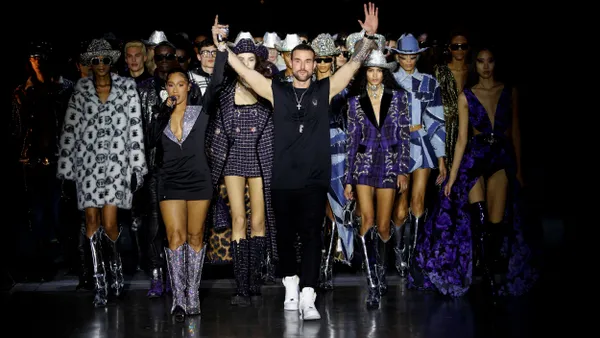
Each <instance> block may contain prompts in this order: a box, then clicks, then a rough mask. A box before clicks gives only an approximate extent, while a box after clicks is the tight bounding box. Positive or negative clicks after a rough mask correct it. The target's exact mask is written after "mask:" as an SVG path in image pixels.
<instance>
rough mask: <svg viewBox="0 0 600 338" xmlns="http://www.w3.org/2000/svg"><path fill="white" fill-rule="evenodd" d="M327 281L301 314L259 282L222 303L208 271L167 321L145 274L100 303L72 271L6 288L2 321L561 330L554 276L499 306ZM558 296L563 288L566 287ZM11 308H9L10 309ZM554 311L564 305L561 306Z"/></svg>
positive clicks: (118, 332) (430, 337)
mask: <svg viewBox="0 0 600 338" xmlns="http://www.w3.org/2000/svg"><path fill="white" fill-rule="evenodd" d="M335 282H336V284H337V285H338V286H337V287H336V289H335V290H334V291H331V292H326V293H319V296H318V298H317V306H318V309H319V311H320V312H321V315H322V319H321V320H320V321H314V322H302V321H300V320H299V318H298V314H297V312H287V311H283V310H282V307H283V304H282V300H283V296H284V289H283V287H282V286H281V285H280V284H277V285H273V286H266V287H264V290H263V297H262V299H261V300H259V301H257V302H255V303H254V304H253V306H251V307H248V308H237V307H233V306H230V305H229V297H230V295H231V292H232V288H231V286H232V281H231V280H208V281H206V282H205V283H204V285H203V288H202V295H201V297H202V311H203V313H202V315H201V316H199V317H193V318H188V319H187V320H186V322H185V323H174V322H173V320H172V317H171V316H170V314H169V306H170V298H163V299H154V300H149V299H147V298H146V296H145V294H146V288H147V285H148V283H147V281H146V280H145V277H144V276H142V275H138V276H134V277H132V278H131V279H130V280H129V283H128V284H127V288H128V290H127V293H126V296H125V297H124V299H121V300H119V301H113V302H111V303H110V304H109V306H108V307H106V308H104V309H94V308H93V307H92V304H91V301H92V294H91V293H78V292H75V291H73V289H74V286H75V284H76V281H75V280H74V279H72V278H66V279H62V280H57V281H53V282H50V283H43V284H33V283H31V284H18V285H16V286H15V287H13V289H12V290H11V292H10V293H9V294H5V295H4V296H3V299H2V300H3V301H4V302H6V303H5V306H3V308H4V311H3V313H4V316H3V317H2V319H3V321H5V323H4V324H3V325H2V327H3V329H4V330H9V331H13V330H17V332H19V334H18V335H17V336H19V337H39V336H46V337H95V338H99V337H223V338H225V337H344V338H346V337H348V338H350V337H424V338H437V337H440V338H441V337H533V336H538V335H542V334H549V333H553V335H552V336H554V334H558V333H559V332H560V330H561V329H562V328H561V327H559V326H558V323H562V320H561V319H562V318H561V317H562V316H563V315H564V313H563V312H564V310H563V309H562V308H561V306H562V305H563V304H564V302H563V298H562V297H558V296H557V295H556V294H554V295H553V289H554V288H555V287H557V286H558V285H559V284H561V283H562V282H561V279H560V276H558V275H548V276H546V277H545V278H544V279H543V280H542V281H541V283H540V284H539V285H538V288H537V289H536V290H535V291H534V292H532V293H531V294H530V295H528V296H526V297H521V298H518V299H505V300H504V301H503V302H502V303H501V304H499V305H497V306H496V307H490V306H489V305H487V303H486V302H485V301H484V300H483V298H482V297H481V295H480V294H479V292H478V290H477V288H475V289H474V290H473V292H472V293H471V294H470V295H468V296H467V297H464V298H461V299H450V298H446V297H442V296H439V295H435V294H432V293H422V292H417V291H412V290H410V291H409V290H405V289H404V287H403V286H402V285H401V281H400V279H399V278H398V277H392V278H391V280H390V284H391V285H390V290H389V293H388V294H387V295H386V296H385V297H384V298H383V302H382V304H381V308H380V309H379V310H375V311H373V310H371V311H369V310H366V308H365V306H364V298H365V291H364V285H365V284H364V280H363V278H362V277H361V276H358V275H351V274H348V275H342V276H337V277H336V279H335ZM563 297H564V296H563ZM7 310H8V311H7ZM561 313H563V314H562V315H561Z"/></svg>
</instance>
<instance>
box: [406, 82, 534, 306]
mask: <svg viewBox="0 0 600 338" xmlns="http://www.w3.org/2000/svg"><path fill="white" fill-rule="evenodd" d="M464 93H465V95H466V98H467V102H468V104H469V125H470V127H473V128H475V129H476V130H477V131H479V132H480V134H477V135H475V136H473V137H472V138H471V140H470V141H469V143H468V145H467V147H466V149H465V153H464V155H463V158H462V161H461V163H460V167H459V169H458V176H457V178H456V182H455V183H454V185H453V186H452V191H451V193H450V198H447V197H445V196H444V194H443V189H442V192H441V193H440V203H439V205H437V206H436V208H435V209H434V212H433V213H432V217H430V219H429V220H428V221H427V222H426V223H425V227H424V230H423V232H421V233H420V234H419V236H418V239H417V246H416V252H415V261H414V262H413V266H412V268H411V271H410V274H409V278H408V286H409V287H411V288H417V289H431V290H438V291H439V292H441V293H442V294H447V295H450V296H462V295H464V294H465V293H466V292H467V291H468V289H469V287H470V286H471V282H472V279H473V275H472V271H473V259H472V241H471V213H470V212H469V207H470V206H469V200H468V198H469V191H470V190H471V188H472V187H473V186H474V185H475V183H476V182H477V180H478V179H479V177H483V178H484V179H487V178H489V177H490V176H491V175H492V174H494V173H495V172H497V171H499V170H503V169H504V170H505V171H506V175H507V177H508V193H507V202H506V210H505V214H504V215H505V216H504V222H506V223H507V224H512V227H511V228H512V230H513V231H512V233H511V234H509V235H508V236H507V237H506V238H505V240H504V244H503V245H502V248H501V255H502V256H504V257H505V258H508V272H507V274H506V277H505V280H504V282H503V283H501V284H500V285H499V286H498V294H500V295H521V294H523V293H525V292H526V291H528V290H529V289H530V288H531V286H532V285H533V284H534V282H535V281H536V280H537V277H538V272H537V270H536V269H535V268H534V267H533V265H532V264H531V263H532V262H533V257H534V255H533V252H532V250H531V248H530V247H529V246H528V245H527V244H526V242H525V238H524V231H523V226H524V224H522V219H521V213H520V210H519V208H520V204H521V203H520V199H519V190H520V185H519V182H518V181H517V179H516V161H515V154H514V148H513V145H512V142H511V140H510V138H508V137H506V132H507V130H508V129H509V128H510V124H511V122H512V109H511V102H512V100H511V90H510V88H508V87H505V88H504V89H503V91H502V93H501V94H500V99H499V100H498V106H497V109H496V115H495V117H494V126H493V128H492V124H491V121H490V119H489V117H488V114H487V112H486V110H485V108H484V107H483V105H482V104H481V103H480V102H479V100H478V99H477V97H476V96H475V94H473V92H472V91H471V90H470V89H465V90H464Z"/></svg>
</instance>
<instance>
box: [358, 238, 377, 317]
mask: <svg viewBox="0 0 600 338" xmlns="http://www.w3.org/2000/svg"><path fill="white" fill-rule="evenodd" d="M357 237H358V239H359V242H360V248H361V253H362V256H363V270H364V271H365V275H366V277H367V288H368V290H369V294H368V296H367V301H366V303H367V308H368V309H378V308H379V303H380V301H381V293H380V291H379V279H378V278H377V265H378V262H379V254H378V252H377V241H378V240H379V236H378V235H377V228H376V227H375V226H373V227H371V228H370V229H369V230H367V233H366V234H365V235H364V236H360V235H359V236H357Z"/></svg>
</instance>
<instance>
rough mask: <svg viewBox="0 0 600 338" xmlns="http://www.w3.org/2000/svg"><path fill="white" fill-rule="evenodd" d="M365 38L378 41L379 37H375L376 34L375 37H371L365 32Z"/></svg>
mask: <svg viewBox="0 0 600 338" xmlns="http://www.w3.org/2000/svg"><path fill="white" fill-rule="evenodd" d="M363 36H364V37H365V38H367V39H369V40H376V39H377V37H376V36H375V34H373V35H369V34H367V32H366V31H365V35H363Z"/></svg>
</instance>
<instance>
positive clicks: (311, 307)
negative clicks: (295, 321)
mask: <svg viewBox="0 0 600 338" xmlns="http://www.w3.org/2000/svg"><path fill="white" fill-rule="evenodd" d="M316 299H317V294H316V293H315V289H313V288H308V287H307V288H302V293H301V294H300V304H299V310H300V319H304V320H316V319H321V315H320V314H319V310H317V308H316V307H315V300H316Z"/></svg>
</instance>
